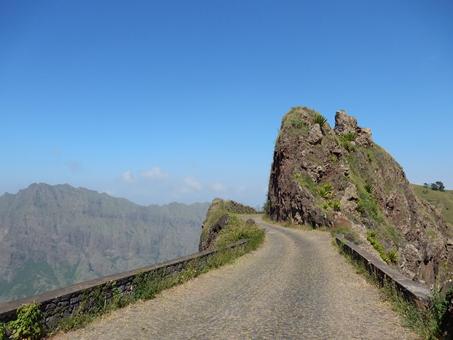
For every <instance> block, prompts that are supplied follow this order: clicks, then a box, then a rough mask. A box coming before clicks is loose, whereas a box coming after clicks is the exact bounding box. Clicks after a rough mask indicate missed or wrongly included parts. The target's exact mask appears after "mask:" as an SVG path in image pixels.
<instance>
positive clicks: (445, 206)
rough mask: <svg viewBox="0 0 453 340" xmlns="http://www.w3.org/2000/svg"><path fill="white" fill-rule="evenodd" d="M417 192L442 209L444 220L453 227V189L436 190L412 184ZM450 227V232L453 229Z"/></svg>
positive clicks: (452, 231) (419, 195)
mask: <svg viewBox="0 0 453 340" xmlns="http://www.w3.org/2000/svg"><path fill="white" fill-rule="evenodd" d="M412 188H413V189H414V191H415V193H416V194H417V196H418V197H420V198H422V199H424V200H425V201H427V202H429V203H431V204H432V205H433V206H435V207H436V208H437V209H440V213H441V214H442V217H443V218H444V220H445V221H446V222H447V223H448V224H449V225H450V227H451V228H453V191H452V190H446V191H443V192H442V191H434V190H431V189H429V188H425V187H423V186H422V185H412ZM451 228H450V233H453V230H452V229H451Z"/></svg>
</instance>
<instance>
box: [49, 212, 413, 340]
mask: <svg viewBox="0 0 453 340" xmlns="http://www.w3.org/2000/svg"><path fill="white" fill-rule="evenodd" d="M258 222H259V223H260V224H261V225H262V226H264V227H265V228H266V231H267V233H266V240H265V242H264V244H263V246H262V247H261V248H259V249H258V250H257V251H255V252H254V253H251V254H247V255H245V256H243V257H241V258H240V259H238V260H237V261H236V262H235V263H234V264H233V265H228V266H225V267H222V268H220V269H217V270H214V271H211V272H209V273H207V274H204V275H202V276H200V277H198V278H196V279H193V280H191V281H189V282H187V283H185V284H183V285H181V286H178V287H174V288H172V289H169V290H167V291H164V292H163V293H161V294H159V295H158V296H157V297H156V298H155V299H153V300H149V301H146V302H138V303H136V304H134V305H130V306H128V307H126V308H123V309H121V310H117V311H115V312H113V313H111V314H109V315H107V316H105V317H104V318H101V319H99V320H97V321H95V322H94V323H92V324H91V325H89V326H87V327H86V328H85V329H82V330H78V331H75V332H71V333H68V334H62V335H58V336H57V338H61V339H97V340H100V339H109V340H112V339H380V340H382V339H414V338H416V337H415V335H414V334H412V333H411V332H409V331H408V330H407V329H405V328H403V327H402V326H401V324H400V320H399V318H398V316H397V315H396V314H395V313H394V312H393V311H392V310H391V309H390V307H389V305H388V304H386V303H384V302H382V300H381V299H380V297H379V292H378V290H377V289H376V288H375V287H373V286H372V285H370V284H369V283H367V282H366V281H365V279H364V278H363V277H362V276H360V275H358V274H356V273H355V271H354V269H353V267H352V266H350V265H349V264H348V263H347V262H346V260H345V259H344V258H343V257H342V256H340V255H339V254H338V252H337V251H336V249H335V248H334V247H333V246H332V243H331V237H330V235H329V234H327V233H325V232H318V231H305V232H304V231H300V230H294V229H286V228H282V227H275V226H272V225H269V224H265V223H263V222H262V221H258Z"/></svg>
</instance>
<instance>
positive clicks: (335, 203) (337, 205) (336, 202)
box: [331, 200, 341, 211]
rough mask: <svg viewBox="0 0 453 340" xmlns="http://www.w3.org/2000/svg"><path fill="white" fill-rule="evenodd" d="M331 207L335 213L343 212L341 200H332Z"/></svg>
mask: <svg viewBox="0 0 453 340" xmlns="http://www.w3.org/2000/svg"><path fill="white" fill-rule="evenodd" d="M331 207H332V209H333V210H334V211H340V210H341V204H340V201H339V200H332V201H331Z"/></svg>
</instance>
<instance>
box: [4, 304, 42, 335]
mask: <svg viewBox="0 0 453 340" xmlns="http://www.w3.org/2000/svg"><path fill="white" fill-rule="evenodd" d="M41 322H42V314H41V311H40V310H39V307H38V305H37V304H36V303H32V304H29V305H23V306H22V307H20V308H19V309H18V310H17V319H16V320H14V321H11V322H9V323H8V329H9V330H10V331H11V338H12V339H40V338H41V336H42V335H43V331H44V330H43V327H42V323H41Z"/></svg>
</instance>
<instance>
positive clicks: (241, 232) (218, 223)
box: [199, 199, 262, 251]
mask: <svg viewBox="0 0 453 340" xmlns="http://www.w3.org/2000/svg"><path fill="white" fill-rule="evenodd" d="M240 214H256V210H255V209H253V208H251V207H248V206H246V205H243V204H240V203H237V202H234V201H228V200H221V199H214V200H213V201H212V203H211V206H210V207H209V209H208V213H207V215H206V219H205V221H204V223H203V229H202V232H201V237H200V244H199V250H200V251H202V250H207V249H210V248H214V247H216V248H218V247H223V246H225V245H226V244H230V243H232V242H234V241H235V240H239V239H241V236H242V238H247V239H249V238H250V239H254V235H255V233H257V232H258V233H262V230H261V229H259V228H258V227H257V226H256V225H249V224H247V223H245V222H244V221H243V220H242V219H240V218H238V216H237V215H240Z"/></svg>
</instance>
